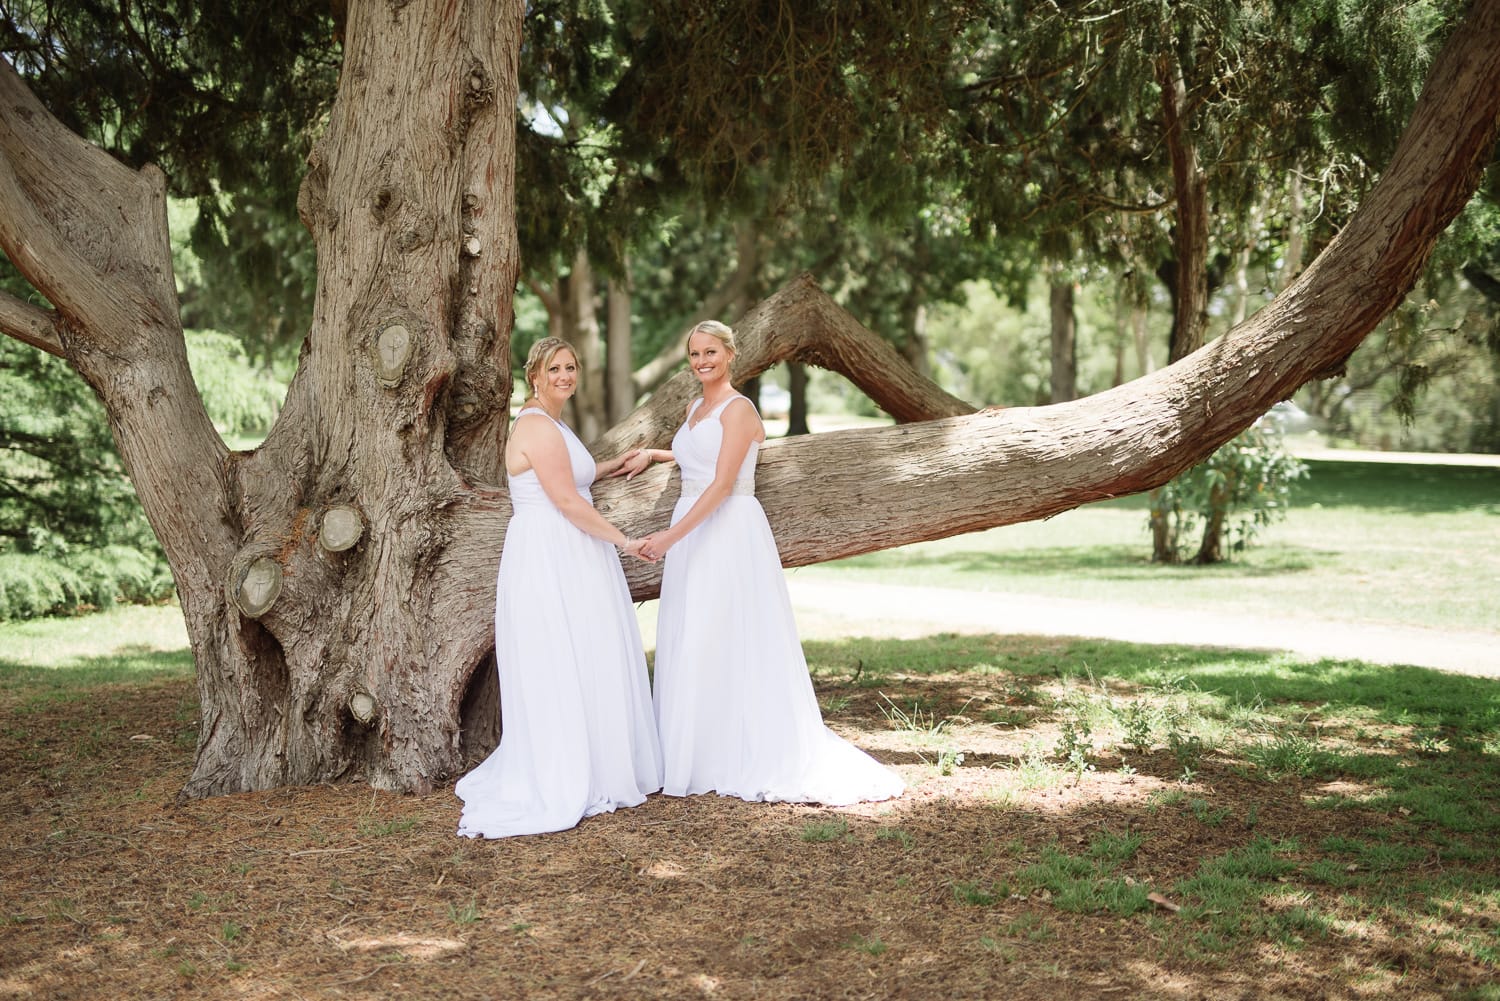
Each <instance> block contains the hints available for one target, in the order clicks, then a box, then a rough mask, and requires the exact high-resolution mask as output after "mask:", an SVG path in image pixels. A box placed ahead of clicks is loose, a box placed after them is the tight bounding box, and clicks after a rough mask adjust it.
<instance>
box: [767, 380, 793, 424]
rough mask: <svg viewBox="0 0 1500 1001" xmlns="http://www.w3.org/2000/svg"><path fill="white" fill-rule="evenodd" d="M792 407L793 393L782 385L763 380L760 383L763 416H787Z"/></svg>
mask: <svg viewBox="0 0 1500 1001" xmlns="http://www.w3.org/2000/svg"><path fill="white" fill-rule="evenodd" d="M791 409H792V394H791V393H788V392H787V391H786V390H784V389H782V388H781V387H780V386H778V385H776V384H774V383H769V382H763V383H761V384H760V413H761V416H762V417H785V416H786V415H787V414H788V412H790V411H791Z"/></svg>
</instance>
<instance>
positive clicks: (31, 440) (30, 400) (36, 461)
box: [0, 339, 155, 556]
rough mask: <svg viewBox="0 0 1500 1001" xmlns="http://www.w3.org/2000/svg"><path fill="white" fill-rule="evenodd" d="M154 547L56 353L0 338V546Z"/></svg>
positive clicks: (96, 408)
mask: <svg viewBox="0 0 1500 1001" xmlns="http://www.w3.org/2000/svg"><path fill="white" fill-rule="evenodd" d="M109 544H118V545H128V546H134V547H136V548H139V549H142V550H143V551H144V550H147V549H152V548H154V547H155V540H154V539H153V538H152V536H151V533H150V528H149V526H148V525H147V524H146V521H145V517H144V516H143V515H142V514H141V511H140V505H139V504H138V503H137V502H136V499H135V494H134V491H133V490H132V489H131V486H130V483H129V481H128V480H127V479H126V477H125V473H124V469H123V467H122V466H121V464H120V460H119V458H118V456H117V455H116V453H115V448H114V441H113V438H112V437H111V435H110V431H109V422H108V420H107V419H106V418H105V415H104V409H103V408H102V407H101V406H100V405H99V403H98V401H97V400H95V398H94V395H93V393H92V392H91V391H90V390H89V388H88V387H87V386H86V385H85V384H84V382H83V380H82V379H80V378H78V376H77V375H76V374H75V373H74V372H73V371H72V370H71V369H70V368H69V367H68V365H67V364H66V363H65V362H63V361H62V360H60V359H57V358H54V357H52V356H51V355H46V354H43V353H42V352H40V351H37V350H35V349H34V348H31V347H28V346H25V345H22V344H19V343H16V342H14V341H10V340H8V339H0V552H5V551H11V552H19V553H35V554H41V555H49V556H62V555H64V554H66V553H68V552H69V551H71V550H73V549H76V548H80V547H83V548H88V547H98V546H104V545H109Z"/></svg>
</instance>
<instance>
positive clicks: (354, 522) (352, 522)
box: [318, 504, 365, 553]
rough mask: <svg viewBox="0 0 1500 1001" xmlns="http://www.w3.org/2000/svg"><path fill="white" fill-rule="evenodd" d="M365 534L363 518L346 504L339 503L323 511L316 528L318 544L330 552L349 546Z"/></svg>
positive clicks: (340, 550) (339, 551)
mask: <svg viewBox="0 0 1500 1001" xmlns="http://www.w3.org/2000/svg"><path fill="white" fill-rule="evenodd" d="M364 534H365V520H364V519H363V518H361V517H360V516H359V512H358V511H357V510H355V509H354V508H353V507H351V506H350V505H348V504H339V505H336V506H334V507H331V508H329V509H328V510H326V511H324V512H323V519H322V525H321V527H320V528H319V530H318V544H319V545H321V546H322V547H323V548H324V549H326V550H328V551H329V552H330V553H341V552H343V551H344V550H346V549H349V548H351V547H352V546H353V545H354V544H355V543H356V542H358V541H359V540H360V537H361V536H363V535H364Z"/></svg>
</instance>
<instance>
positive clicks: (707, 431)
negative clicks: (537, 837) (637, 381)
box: [622, 321, 903, 805]
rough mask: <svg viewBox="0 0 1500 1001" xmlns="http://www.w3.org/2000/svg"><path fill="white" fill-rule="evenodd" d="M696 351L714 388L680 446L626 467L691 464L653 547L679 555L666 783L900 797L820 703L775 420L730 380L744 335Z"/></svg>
mask: <svg viewBox="0 0 1500 1001" xmlns="http://www.w3.org/2000/svg"><path fill="white" fill-rule="evenodd" d="M687 354H688V365H689V367H690V368H691V369H692V372H693V375H695V376H697V378H698V381H699V383H701V384H702V387H703V395H702V396H701V397H699V398H698V399H696V400H694V401H693V402H692V404H691V405H689V406H688V409H687V416H686V420H685V422H684V423H683V425H682V427H681V428H680V429H678V431H677V435H676V437H674V438H673V439H672V448H671V450H670V451H669V450H666V449H648V450H644V451H642V452H639V453H634V454H632V455H630V456H627V459H626V462H625V464H624V465H623V467H622V471H623V473H624V474H625V475H627V476H634V475H635V474H636V473H638V472H640V471H641V470H643V469H644V468H645V467H646V466H648V465H650V464H651V463H652V462H654V461H663V462H671V461H675V462H676V463H677V464H678V466H679V467H680V468H681V471H682V495H681V497H680V498H679V499H678V501H677V506H676V508H675V509H674V510H673V512H672V524H671V527H670V528H667V529H665V530H663V531H660V532H656V533H654V534H652V535H650V536H647V537H646V539H645V540H644V544H643V546H642V548H641V555H642V556H643V557H645V558H646V559H658V558H662V557H665V559H666V565H665V566H664V567H663V571H662V586H661V606H660V610H659V614H658V617H657V640H656V676H655V686H656V690H655V695H654V698H655V703H656V722H657V728H658V730H659V732H660V734H661V743H662V755H663V757H664V759H665V765H666V772H665V775H664V790H663V791H664V792H666V793H667V794H669V795H673V796H687V795H692V794H695V793H701V792H710V791H712V792H717V793H719V794H720V795H724V796H738V797H740V798H741V799H747V800H768V801H784V802H813V803H825V804H828V805H839V804H846V803H854V802H859V801H862V800H880V799H889V798H890V797H892V796H898V795H900V794H901V791H902V789H903V784H902V781H901V779H900V777H899V776H897V775H896V774H895V773H894V772H892V771H890V770H889V769H887V768H886V767H885V766H884V765H881V764H880V763H879V762H877V761H876V760H875V759H874V758H872V757H870V756H869V755H868V754H866V753H865V752H863V751H861V750H859V749H858V748H856V747H855V746H854V745H852V744H850V743H848V742H847V741H845V740H843V739H842V738H841V737H839V736H837V735H836V734H834V732H833V731H831V730H829V729H828V728H827V727H826V726H824V725H823V717H822V715H821V714H820V713H819V711H818V700H817V697H816V696H815V695H814V694H813V687H812V681H811V680H810V679H809V678H808V675H807V662H806V660H805V659H804V658H803V656H802V645H801V643H800V641H799V640H798V638H797V625H796V622H795V621H794V619H793V617H792V604H791V598H790V596H789V595H788V593H787V587H786V579H785V578H784V577H783V576H782V571H781V560H780V557H779V556H778V555H777V553H776V540H775V539H774V538H773V537H772V535H771V526H770V525H769V524H768V523H767V521H766V515H765V511H764V510H762V508H761V506H760V502H759V501H758V500H756V499H755V460H756V456H757V454H758V451H759V449H760V444H761V442H763V441H765V438H766V432H765V428H764V427H763V426H762V425H761V421H760V415H759V414H758V413H757V412H756V410H755V406H754V404H752V403H751V402H750V400H749V399H748V398H747V397H744V396H741V395H740V394H739V393H737V392H735V389H734V387H733V386H732V385H731V384H730V382H729V365H730V362H731V361H732V360H733V359H734V332H733V331H732V330H731V329H730V328H729V327H727V326H725V325H724V324H722V323H718V322H715V321H707V322H704V323H700V324H698V325H697V326H695V327H694V328H693V329H692V331H691V332H690V333H689V334H688V339H687Z"/></svg>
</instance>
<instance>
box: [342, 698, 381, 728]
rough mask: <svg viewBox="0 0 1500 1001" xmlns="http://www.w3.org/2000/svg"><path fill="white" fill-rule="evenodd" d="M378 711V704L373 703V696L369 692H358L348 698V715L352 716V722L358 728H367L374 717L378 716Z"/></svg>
mask: <svg viewBox="0 0 1500 1001" xmlns="http://www.w3.org/2000/svg"><path fill="white" fill-rule="evenodd" d="M378 710H379V704H378V703H377V702H376V701H375V696H373V695H371V694H370V693H369V692H363V691H360V692H355V693H354V694H353V695H351V696H349V715H350V716H353V717H354V721H355V722H356V723H358V724H359V725H360V726H369V725H371V724H372V723H374V722H375V719H376V717H377V716H379V715H380V713H379V711H378Z"/></svg>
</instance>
